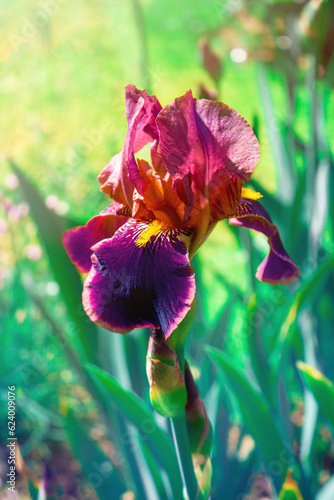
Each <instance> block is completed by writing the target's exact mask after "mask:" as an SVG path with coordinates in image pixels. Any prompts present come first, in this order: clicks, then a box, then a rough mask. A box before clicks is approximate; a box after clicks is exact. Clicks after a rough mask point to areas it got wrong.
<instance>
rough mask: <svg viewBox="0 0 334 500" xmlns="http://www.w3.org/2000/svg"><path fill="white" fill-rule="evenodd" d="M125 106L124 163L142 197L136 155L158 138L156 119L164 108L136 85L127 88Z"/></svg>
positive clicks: (141, 183) (141, 182) (153, 97)
mask: <svg viewBox="0 0 334 500" xmlns="http://www.w3.org/2000/svg"><path fill="white" fill-rule="evenodd" d="M125 106H126V117H127V121H128V131H127V134H126V137H125V141H124V146H123V162H124V165H126V168H127V172H128V175H129V179H130V180H131V182H132V183H133V185H134V186H135V188H136V189H137V191H138V192H139V193H140V194H141V195H142V194H143V180H142V178H141V176H140V173H139V169H138V165H137V162H136V159H135V153H136V152H138V151H139V150H140V149H142V148H143V147H144V146H145V145H146V144H148V143H149V142H153V141H155V140H156V139H157V138H158V130H157V126H156V124H155V119H156V117H157V115H158V113H159V112H160V110H161V109H162V108H161V105H160V103H159V101H158V99H157V98H156V97H155V96H154V95H148V94H147V92H146V90H138V89H137V88H136V87H135V86H134V85H128V86H127V87H126V88H125Z"/></svg>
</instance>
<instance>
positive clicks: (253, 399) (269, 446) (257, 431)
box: [206, 347, 293, 487]
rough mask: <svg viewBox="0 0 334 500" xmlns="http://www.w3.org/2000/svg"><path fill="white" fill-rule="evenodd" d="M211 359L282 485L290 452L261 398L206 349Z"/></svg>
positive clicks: (232, 365)
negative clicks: (232, 393) (276, 468)
mask: <svg viewBox="0 0 334 500" xmlns="http://www.w3.org/2000/svg"><path fill="white" fill-rule="evenodd" d="M206 351H207V353H208V354H209V356H210V357H211V359H212V360H213V361H214V362H215V363H216V364H217V365H218V366H219V367H220V368H221V369H222V370H223V372H224V373H225V375H226V377H227V380H228V381H229V383H230V385H231V387H232V389H233V391H234V394H235V397H236V399H237V401H238V405H239V408H240V412H241V414H242V417H243V419H244V422H245V425H246V426H247V428H248V430H249V432H250V434H251V435H252V436H253V438H254V440H255V442H256V443H257V445H258V447H259V449H260V450H261V451H262V453H263V455H264V457H265V459H266V460H267V462H268V464H269V466H273V464H277V463H279V464H280V468H279V469H280V470H279V474H277V475H276V476H275V479H276V481H277V486H279V487H280V486H281V485H282V484H283V481H284V478H285V475H286V471H287V464H288V463H290V464H291V462H292V461H293V457H292V454H291V451H290V450H289V449H288V447H287V446H286V445H284V443H283V442H282V440H281V437H280V435H279V433H278V431H277V428H276V426H275V424H274V422H273V419H272V417H271V415H270V411H269V407H268V405H267V404H266V402H265V400H264V399H263V397H262V396H261V395H260V394H259V393H258V392H256V391H255V390H254V388H253V387H252V386H251V384H250V383H249V382H248V380H247V378H246V377H245V375H244V374H243V373H242V372H241V370H240V369H239V368H238V367H237V366H236V364H235V362H234V361H232V360H231V359H230V358H229V357H228V356H226V354H224V353H223V352H220V351H218V350H217V349H214V348H212V347H206Z"/></svg>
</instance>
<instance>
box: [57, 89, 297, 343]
mask: <svg viewBox="0 0 334 500" xmlns="http://www.w3.org/2000/svg"><path fill="white" fill-rule="evenodd" d="M125 102H126V116H127V121H128V130H127V134H126V137H125V141H124V146H123V149H122V151H121V152H120V153H118V154H116V155H115V156H113V157H112V158H111V160H110V162H109V163H108V164H107V165H106V167H104V169H103V170H102V172H101V173H100V175H99V176H98V180H99V182H100V189H101V190H102V191H103V193H105V194H106V195H108V196H110V198H112V199H113V200H114V202H113V203H112V204H111V205H109V206H108V208H106V209H105V210H103V211H102V212H101V213H100V214H99V215H97V216H96V217H93V218H92V219H91V220H90V221H89V222H88V223H87V224H86V225H85V226H80V227H76V228H73V229H70V230H68V231H66V232H65V233H64V237H63V242H64V245H65V248H66V250H67V252H68V254H69V256H70V258H71V260H72V261H73V263H74V264H75V265H76V267H77V268H78V269H79V271H81V272H86V273H88V275H87V277H86V280H85V282H84V288H83V306H84V309H85V311H86V313H87V314H88V316H89V317H90V318H91V320H92V321H94V322H95V323H97V324H98V325H100V326H102V327H103V328H106V329H108V330H111V331H114V332H119V333H126V332H129V331H130V330H132V329H134V328H139V327H144V326H146V327H157V328H160V329H161V330H162V332H163V334H164V336H165V338H166V339H167V338H168V337H169V336H170V334H171V333H172V332H173V330H174V329H175V328H176V327H177V326H178V324H179V323H180V322H181V321H182V319H183V318H184V317H185V316H186V314H187V312H188V311H189V309H190V307H191V304H192V302H193V300H194V297H195V291H196V285H195V277H194V270H193V268H192V266H191V264H190V260H191V258H192V257H193V255H194V254H195V252H196V251H197V249H198V248H199V246H200V245H201V244H202V243H203V242H204V241H205V239H206V238H207V237H208V235H209V234H210V233H211V231H212V229H213V228H214V226H215V225H216V224H217V222H218V221H220V220H224V219H227V220H229V222H230V224H233V225H238V226H242V227H245V228H248V229H255V230H256V231H260V232H261V233H263V234H265V235H266V236H267V238H268V243H269V247H270V251H269V254H268V256H267V257H266V258H265V260H264V261H263V262H262V264H261V265H260V266H259V268H258V270H257V274H256V277H257V278H258V279H259V280H262V281H265V282H267V283H272V284H277V283H282V284H287V283H291V282H292V281H294V280H295V279H296V278H298V277H299V275H300V273H299V269H298V268H297V266H296V265H295V264H294V263H293V262H292V260H291V259H290V257H289V256H288V254H287V253H286V251H285V250H284V248H283V245H282V243H281V240H280V237H279V234H278V230H277V227H276V226H275V225H274V224H273V223H272V221H271V219H270V216H269V214H268V213H267V211H266V210H265V208H264V207H263V206H262V205H261V204H260V202H259V201H258V198H259V194H258V193H254V192H253V191H251V190H250V189H248V188H244V187H243V185H244V183H245V182H247V181H248V180H249V178H250V176H251V174H252V173H253V170H254V166H255V165H256V163H257V161H258V159H259V145H258V142H257V139H256V137H255V135H254V133H253V131H252V129H251V127H250V126H249V125H248V123H247V122H246V121H245V120H244V118H243V117H242V116H241V115H240V114H238V113H237V112H236V111H235V110H233V109H231V108H230V107H228V106H227V105H226V104H223V103H221V102H218V101H210V100H206V99H200V100H197V99H194V98H193V96H192V93H191V91H188V92H186V93H185V94H184V95H183V96H181V97H179V98H177V99H175V100H174V101H173V102H172V103H170V104H168V105H167V106H165V107H164V108H162V106H161V105H160V103H159V101H158V100H157V98H156V97H155V96H154V95H148V94H147V92H146V91H145V90H138V89H137V88H136V87H135V86H133V85H128V86H127V87H126V91H125ZM148 144H149V151H150V158H151V161H150V163H149V162H148V161H146V160H144V159H140V158H139V157H138V152H139V151H140V150H142V148H143V147H144V146H147V145H148Z"/></svg>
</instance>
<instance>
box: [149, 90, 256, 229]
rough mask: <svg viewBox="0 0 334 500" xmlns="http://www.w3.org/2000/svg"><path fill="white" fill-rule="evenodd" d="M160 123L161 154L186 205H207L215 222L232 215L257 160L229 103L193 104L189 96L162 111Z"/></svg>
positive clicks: (246, 127)
mask: <svg viewBox="0 0 334 500" xmlns="http://www.w3.org/2000/svg"><path fill="white" fill-rule="evenodd" d="M156 122H157V126H158V128H159V132H160V139H159V149H158V152H159V154H160V155H161V156H162V158H163V159H164V161H165V163H166V166H167V169H168V171H169V172H170V173H171V175H172V178H173V185H174V187H175V189H176V190H177V192H178V194H179V196H180V198H181V199H182V201H183V202H184V203H186V204H187V205H188V206H192V204H193V203H196V204H197V205H199V206H203V198H204V199H206V200H208V202H209V203H210V211H211V214H210V216H211V219H212V220H218V219H222V218H226V217H228V216H231V215H232V214H233V213H234V211H235V210H236V208H237V206H238V203H239V199H240V194H241V187H242V184H243V183H244V182H246V181H247V180H249V178H250V176H251V174H252V172H253V170H254V166H255V164H256V163H257V161H258V159H259V145H258V142H257V139H256V137H255V135H254V133H253V131H252V129H251V127H250V126H249V125H248V123H247V122H246V121H245V120H244V118H243V117H242V116H241V115H239V113H237V112H236V111H235V110H233V109H231V108H229V107H228V106H227V105H226V104H222V103H221V102H218V101H210V100H206V99H201V100H196V99H193V97H192V93H191V91H189V92H187V93H186V94H185V95H184V96H182V97H179V98H178V99H175V101H174V102H172V103H171V104H169V105H167V106H166V107H165V108H163V110H162V111H161V112H160V113H159V115H158V117H157V120H156Z"/></svg>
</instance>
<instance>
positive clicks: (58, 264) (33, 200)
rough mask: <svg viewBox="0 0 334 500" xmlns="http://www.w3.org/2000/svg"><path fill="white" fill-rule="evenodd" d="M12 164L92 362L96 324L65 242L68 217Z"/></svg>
mask: <svg viewBox="0 0 334 500" xmlns="http://www.w3.org/2000/svg"><path fill="white" fill-rule="evenodd" d="M11 165H12V168H13V170H14V172H15V174H16V175H17V177H18V179H19V182H20V185H21V188H22V191H23V196H24V198H25V199H26V201H27V202H28V204H29V206H30V209H31V214H32V217H33V219H34V221H35V223H36V226H37V228H38V234H39V236H40V238H41V240H42V243H43V245H44V247H45V250H46V253H47V256H48V258H49V262H50V267H51V269H52V272H53V274H54V277H55V279H56V281H57V283H58V284H59V287H60V290H61V294H62V296H63V299H64V302H65V304H66V307H67V310H68V312H69V315H70V317H71V318H72V320H73V323H74V325H75V327H76V331H77V335H78V339H79V340H80V344H81V346H82V349H83V352H84V354H85V356H86V358H87V359H88V360H89V361H95V359H96V358H95V351H96V327H95V325H94V324H93V323H92V322H91V321H90V320H89V318H88V317H87V316H86V314H85V312H84V310H83V307H82V299H81V294H82V282H81V279H80V276H79V274H78V272H77V271H76V269H75V267H74V266H73V264H72V263H71V261H70V259H69V257H68V256H67V253H66V251H65V249H64V247H63V244H62V241H61V237H62V234H63V232H64V231H65V230H66V229H68V227H69V226H70V224H69V222H68V221H67V220H66V218H64V217H60V216H59V215H57V214H56V213H55V212H53V211H52V210H50V209H49V208H47V207H46V205H45V203H44V200H43V198H42V197H41V195H40V194H39V192H38V191H37V190H36V188H35V187H34V186H33V185H32V184H31V182H30V181H29V180H28V179H27V178H26V176H25V175H24V174H23V173H22V172H21V170H20V169H19V168H18V167H17V166H16V165H15V164H14V163H13V162H11Z"/></svg>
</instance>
